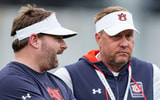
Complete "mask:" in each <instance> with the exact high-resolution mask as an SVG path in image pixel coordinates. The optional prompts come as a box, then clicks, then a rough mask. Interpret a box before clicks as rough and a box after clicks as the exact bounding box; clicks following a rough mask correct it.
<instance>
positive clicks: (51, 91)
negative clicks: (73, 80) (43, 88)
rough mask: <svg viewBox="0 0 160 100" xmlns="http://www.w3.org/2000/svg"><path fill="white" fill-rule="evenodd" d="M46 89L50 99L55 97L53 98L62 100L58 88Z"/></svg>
mask: <svg viewBox="0 0 160 100" xmlns="http://www.w3.org/2000/svg"><path fill="white" fill-rule="evenodd" d="M47 91H48V93H49V94H50V96H51V98H52V99H55V100H64V99H63V97H62V95H61V93H60V90H59V89H51V88H49V87H48V88H47Z"/></svg>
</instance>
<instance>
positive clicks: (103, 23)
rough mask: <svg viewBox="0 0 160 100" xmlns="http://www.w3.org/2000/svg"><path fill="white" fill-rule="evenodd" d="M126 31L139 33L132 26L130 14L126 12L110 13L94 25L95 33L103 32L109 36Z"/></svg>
mask: <svg viewBox="0 0 160 100" xmlns="http://www.w3.org/2000/svg"><path fill="white" fill-rule="evenodd" d="M128 29H131V30H134V31H135V32H137V33H139V31H138V30H137V29H136V28H135V26H134V23H133V19H132V14H131V13H130V12H128V11H117V12H113V13H110V14H108V15H106V16H104V17H103V18H101V19H100V20H99V21H97V23H96V32H97V33H98V32H100V31H102V30H104V31H105V32H106V33H107V34H108V35H109V36H114V35H116V34H118V33H120V32H122V31H124V30H128Z"/></svg>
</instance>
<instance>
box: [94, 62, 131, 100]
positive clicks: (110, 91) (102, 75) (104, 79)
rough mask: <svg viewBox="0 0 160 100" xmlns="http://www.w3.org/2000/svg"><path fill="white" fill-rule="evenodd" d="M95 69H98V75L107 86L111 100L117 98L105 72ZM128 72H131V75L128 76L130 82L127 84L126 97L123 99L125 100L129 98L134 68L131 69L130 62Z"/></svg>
mask: <svg viewBox="0 0 160 100" xmlns="http://www.w3.org/2000/svg"><path fill="white" fill-rule="evenodd" d="M95 71H96V73H97V75H98V77H99V78H100V80H101V82H102V83H103V85H104V86H105V88H106V90H107V92H108V94H109V96H110V98H111V100H116V98H115V96H114V94H113V92H112V89H111V87H110V86H109V83H108V82H107V80H106V78H105V76H104V74H103V73H102V72H101V71H98V70H96V69H95ZM128 73H129V76H128V84H127V88H126V91H125V96H124V99H123V100H127V97H128V91H129V87H130V82H131V73H132V70H131V66H130V64H129V71H128Z"/></svg>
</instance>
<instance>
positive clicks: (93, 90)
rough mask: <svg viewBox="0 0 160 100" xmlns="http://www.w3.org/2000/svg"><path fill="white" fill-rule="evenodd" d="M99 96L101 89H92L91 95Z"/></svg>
mask: <svg viewBox="0 0 160 100" xmlns="http://www.w3.org/2000/svg"><path fill="white" fill-rule="evenodd" d="M97 93H98V94H101V93H102V92H101V89H100V88H98V89H97V90H96V89H92V94H97Z"/></svg>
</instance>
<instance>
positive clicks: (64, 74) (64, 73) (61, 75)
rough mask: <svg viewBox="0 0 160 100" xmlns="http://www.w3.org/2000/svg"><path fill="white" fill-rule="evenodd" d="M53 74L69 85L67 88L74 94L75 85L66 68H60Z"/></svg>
mask: <svg viewBox="0 0 160 100" xmlns="http://www.w3.org/2000/svg"><path fill="white" fill-rule="evenodd" d="M53 74H54V75H56V76H57V77H59V78H60V79H62V80H63V81H64V82H65V83H66V84H67V86H68V87H69V88H70V89H71V90H72V93H73V85H72V81H71V77H70V75H69V72H68V71H67V69H66V68H64V67H62V68H59V69H58V70H56V71H55V72H54V73H53Z"/></svg>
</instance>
